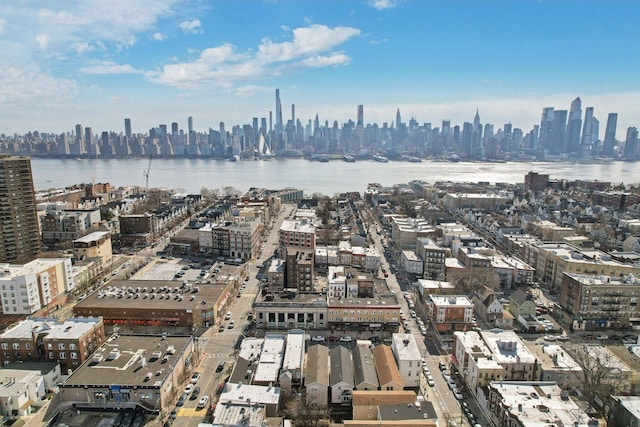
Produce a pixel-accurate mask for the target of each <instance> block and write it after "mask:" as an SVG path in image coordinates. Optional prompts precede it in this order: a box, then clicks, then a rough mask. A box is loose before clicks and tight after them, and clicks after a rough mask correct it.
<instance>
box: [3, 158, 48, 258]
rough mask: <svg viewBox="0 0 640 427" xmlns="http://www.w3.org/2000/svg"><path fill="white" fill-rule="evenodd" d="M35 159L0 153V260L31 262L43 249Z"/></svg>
mask: <svg viewBox="0 0 640 427" xmlns="http://www.w3.org/2000/svg"><path fill="white" fill-rule="evenodd" d="M40 241H41V239H40V231H39V227H38V216H37V213H36V198H35V191H34V189H33V176H32V174H31V159H29V158H28V157H11V156H8V155H6V154H0V262H20V263H22V262H28V261H31V260H32V259H34V258H35V257H36V256H37V255H38V253H39V252H40Z"/></svg>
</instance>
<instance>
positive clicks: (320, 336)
mask: <svg viewBox="0 0 640 427" xmlns="http://www.w3.org/2000/svg"><path fill="white" fill-rule="evenodd" d="M311 341H316V342H322V341H324V337H323V336H322V335H316V336H315V337H313V338H311Z"/></svg>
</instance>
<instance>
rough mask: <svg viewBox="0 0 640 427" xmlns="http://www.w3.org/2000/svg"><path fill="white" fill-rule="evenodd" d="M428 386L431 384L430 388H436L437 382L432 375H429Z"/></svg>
mask: <svg viewBox="0 0 640 427" xmlns="http://www.w3.org/2000/svg"><path fill="white" fill-rule="evenodd" d="M427 384H429V387H435V386H436V382H435V380H434V379H433V377H432V376H431V375H429V376H428V377H427Z"/></svg>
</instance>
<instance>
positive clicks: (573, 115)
mask: <svg viewBox="0 0 640 427" xmlns="http://www.w3.org/2000/svg"><path fill="white" fill-rule="evenodd" d="M580 129H582V100H580V97H577V98H576V99H574V100H573V101H572V102H571V109H570V110H569V121H568V122H567V144H566V146H565V150H564V151H565V152H566V153H579V152H580Z"/></svg>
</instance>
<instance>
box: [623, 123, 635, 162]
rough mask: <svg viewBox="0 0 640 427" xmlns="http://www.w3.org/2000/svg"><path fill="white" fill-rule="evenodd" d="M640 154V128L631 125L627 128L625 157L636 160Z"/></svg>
mask: <svg viewBox="0 0 640 427" xmlns="http://www.w3.org/2000/svg"><path fill="white" fill-rule="evenodd" d="M637 156H638V129H637V128H636V127H630V128H628V129H627V139H626V140H625V142H624V158H625V159H629V160H635V158H636V157H637Z"/></svg>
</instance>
